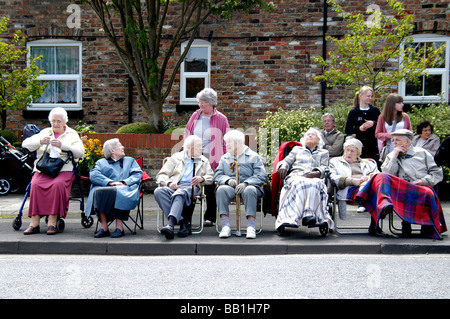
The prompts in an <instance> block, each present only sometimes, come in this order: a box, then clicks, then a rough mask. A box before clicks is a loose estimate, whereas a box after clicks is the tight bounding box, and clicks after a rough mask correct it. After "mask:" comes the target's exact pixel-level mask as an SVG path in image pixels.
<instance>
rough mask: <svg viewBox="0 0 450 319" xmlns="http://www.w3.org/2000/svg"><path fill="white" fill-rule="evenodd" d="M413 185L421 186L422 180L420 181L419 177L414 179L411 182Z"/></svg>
mask: <svg viewBox="0 0 450 319" xmlns="http://www.w3.org/2000/svg"><path fill="white" fill-rule="evenodd" d="M412 183H413V184H414V185H417V186H423V182H422V180H421V179H418V180H417V181H414V182H412Z"/></svg>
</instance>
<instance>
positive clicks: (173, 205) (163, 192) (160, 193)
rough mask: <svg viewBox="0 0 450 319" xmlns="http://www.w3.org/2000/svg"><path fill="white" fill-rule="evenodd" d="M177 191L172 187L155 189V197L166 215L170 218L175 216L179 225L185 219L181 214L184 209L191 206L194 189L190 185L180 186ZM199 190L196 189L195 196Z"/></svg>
mask: <svg viewBox="0 0 450 319" xmlns="http://www.w3.org/2000/svg"><path fill="white" fill-rule="evenodd" d="M178 187H179V188H178V189H177V190H173V189H171V188H170V187H167V186H164V187H158V188H156V189H155V192H154V196H155V200H156V202H157V203H158V205H159V207H160V208H161V210H162V211H163V213H164V215H165V216H166V217H167V218H169V216H173V217H175V218H176V219H177V223H178V222H180V220H182V219H183V217H182V216H181V213H182V212H183V207H184V206H188V205H190V204H191V201H192V187H191V186H189V185H188V184H183V185H178ZM197 192H198V188H197V187H194V196H196V195H197Z"/></svg>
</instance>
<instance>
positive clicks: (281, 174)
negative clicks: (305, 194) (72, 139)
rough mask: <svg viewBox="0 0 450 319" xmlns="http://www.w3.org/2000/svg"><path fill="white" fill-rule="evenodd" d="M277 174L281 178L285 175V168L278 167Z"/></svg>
mask: <svg viewBox="0 0 450 319" xmlns="http://www.w3.org/2000/svg"><path fill="white" fill-rule="evenodd" d="M278 175H279V176H280V178H281V179H284V178H285V177H286V175H287V169H286V168H282V167H280V168H279V169H278Z"/></svg>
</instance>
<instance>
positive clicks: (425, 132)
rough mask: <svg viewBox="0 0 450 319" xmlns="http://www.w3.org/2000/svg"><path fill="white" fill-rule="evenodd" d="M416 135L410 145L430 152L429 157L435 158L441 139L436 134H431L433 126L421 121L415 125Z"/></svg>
mask: <svg viewBox="0 0 450 319" xmlns="http://www.w3.org/2000/svg"><path fill="white" fill-rule="evenodd" d="M416 133H417V135H415V136H414V137H413V139H412V145H413V146H415V147H421V148H424V149H426V150H427V151H428V152H430V154H431V156H435V155H436V151H437V150H438V148H439V146H440V145H441V139H440V138H439V136H437V135H436V134H433V125H432V124H431V123H430V121H422V122H420V123H419V124H417V127H416Z"/></svg>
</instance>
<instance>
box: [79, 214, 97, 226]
mask: <svg viewBox="0 0 450 319" xmlns="http://www.w3.org/2000/svg"><path fill="white" fill-rule="evenodd" d="M93 224H94V218H92V216H89V217H86V215H84V213H83V214H82V216H81V225H82V226H83V227H84V228H89V227H91V226H92V225H93Z"/></svg>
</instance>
